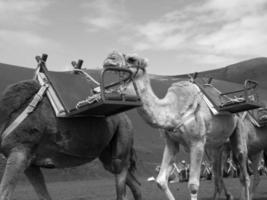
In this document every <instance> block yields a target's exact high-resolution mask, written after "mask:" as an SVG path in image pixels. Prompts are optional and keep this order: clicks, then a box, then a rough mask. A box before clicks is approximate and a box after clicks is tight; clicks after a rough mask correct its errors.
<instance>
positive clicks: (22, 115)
mask: <svg viewBox="0 0 267 200" xmlns="http://www.w3.org/2000/svg"><path fill="white" fill-rule="evenodd" d="M47 88H48V85H47V84H44V85H42V87H41V88H40V89H39V91H38V92H37V93H36V94H35V95H34V97H33V99H32V101H31V102H30V103H29V105H28V106H27V107H26V108H25V109H24V110H23V112H22V113H20V115H19V116H18V117H17V118H16V119H15V120H14V121H13V122H12V123H11V124H10V125H9V126H8V127H7V128H6V129H5V130H4V132H3V134H2V139H4V138H5V137H7V136H8V135H9V134H10V133H12V132H13V131H14V130H15V129H16V128H17V127H18V126H19V125H20V124H21V122H23V120H24V119H26V117H27V116H28V115H29V114H30V113H32V112H33V111H34V109H35V108H36V106H37V104H38V103H39V102H40V101H41V100H42V98H43V96H44V93H45V91H46V89H47Z"/></svg>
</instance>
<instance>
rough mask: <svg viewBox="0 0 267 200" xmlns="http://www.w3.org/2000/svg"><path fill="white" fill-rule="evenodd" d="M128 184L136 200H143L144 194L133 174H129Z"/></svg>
mask: <svg viewBox="0 0 267 200" xmlns="http://www.w3.org/2000/svg"><path fill="white" fill-rule="evenodd" d="M126 184H127V185H128V187H129V188H130V189H131V191H132V193H133V196H134V199H135V200H142V194H141V191H140V189H139V183H138V182H137V180H136V178H135V177H134V175H133V174H132V173H131V172H128V174H127V179H126Z"/></svg>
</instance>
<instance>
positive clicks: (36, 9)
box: [0, 0, 50, 28]
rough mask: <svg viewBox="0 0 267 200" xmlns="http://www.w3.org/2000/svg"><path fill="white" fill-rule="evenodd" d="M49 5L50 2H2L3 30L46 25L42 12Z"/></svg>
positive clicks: (0, 9) (41, 0) (0, 15)
mask: <svg viewBox="0 0 267 200" xmlns="http://www.w3.org/2000/svg"><path fill="white" fill-rule="evenodd" d="M48 5H50V1H48V0H37V1H36V0H19V1H16V0H0V24H1V25H2V26H1V28H3V27H8V28H18V27H20V28H23V27H24V28H25V26H26V27H28V26H33V25H36V24H42V23H46V22H45V20H44V19H43V18H42V17H41V11H43V10H44V9H45V8H46V7H48Z"/></svg>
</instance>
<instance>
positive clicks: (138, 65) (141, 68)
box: [125, 54, 148, 79]
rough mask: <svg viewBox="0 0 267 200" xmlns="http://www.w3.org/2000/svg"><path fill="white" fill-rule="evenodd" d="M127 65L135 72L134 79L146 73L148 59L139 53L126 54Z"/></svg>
mask: <svg viewBox="0 0 267 200" xmlns="http://www.w3.org/2000/svg"><path fill="white" fill-rule="evenodd" d="M125 61H126V62H125V63H126V67H127V68H128V69H130V70H131V71H132V72H133V76H134V79H137V78H138V77H139V76H142V75H144V74H145V73H146V67H147V62H148V61H147V59H146V58H142V57H140V56H137V55H135V54H134V55H125Z"/></svg>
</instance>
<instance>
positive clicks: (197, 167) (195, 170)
mask: <svg viewBox="0 0 267 200" xmlns="http://www.w3.org/2000/svg"><path fill="white" fill-rule="evenodd" d="M203 155H204V142H203V141H195V142H192V144H191V147H190V172H189V173H190V174H189V181H188V188H189V191H190V196H191V200H197V194H198V189H199V179H200V171H201V162H202V158H203Z"/></svg>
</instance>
